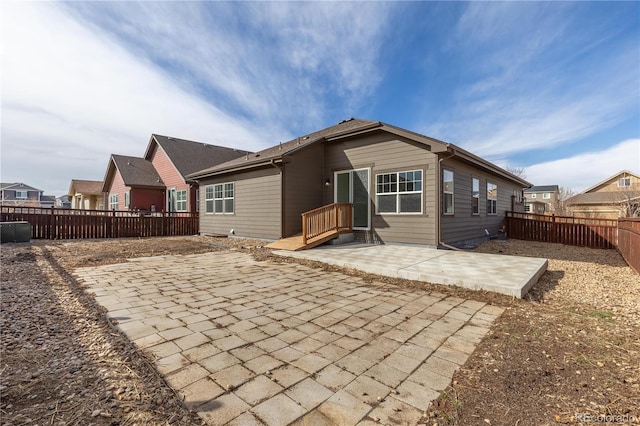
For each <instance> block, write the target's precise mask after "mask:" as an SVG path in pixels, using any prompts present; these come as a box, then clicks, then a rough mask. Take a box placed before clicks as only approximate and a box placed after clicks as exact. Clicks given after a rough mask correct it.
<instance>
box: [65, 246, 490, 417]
mask: <svg viewBox="0 0 640 426" xmlns="http://www.w3.org/2000/svg"><path fill="white" fill-rule="evenodd" d="M76 275H77V276H78V277H79V278H80V279H83V280H84V281H85V283H86V284H87V286H88V287H89V289H90V290H89V291H92V292H94V293H95V294H96V300H97V301H98V302H99V303H101V304H102V305H103V306H105V307H106V308H107V309H108V311H109V312H108V316H109V318H113V319H114V320H117V326H118V327H119V329H120V330H122V332H123V333H125V334H126V335H127V336H128V337H129V338H130V339H131V340H132V341H134V342H135V344H136V345H137V346H138V347H139V348H140V349H145V350H148V351H149V352H150V353H152V354H153V355H154V356H155V357H156V367H157V369H158V371H159V372H160V373H161V374H163V375H164V376H165V378H166V380H167V383H169V384H170V385H171V386H172V387H173V388H174V389H175V390H176V391H177V392H178V393H179V394H180V395H181V396H182V397H183V398H184V402H185V404H186V405H187V407H189V408H191V409H194V410H196V411H197V412H198V414H199V415H200V417H201V418H202V419H203V420H204V421H205V422H206V423H208V424H211V425H224V424H231V425H244V424H246V425H251V424H263V425H265V424H266V425H268V426H275V425H289V424H296V425H305V424H309V425H311V424H313V425H323V424H326V425H329V426H333V425H357V424H360V425H366V424H380V423H383V424H386V423H388V424H415V422H417V421H418V420H419V418H420V416H421V414H422V412H423V411H424V410H425V409H426V408H427V407H428V406H429V404H430V402H431V401H432V400H433V399H434V398H436V397H437V396H438V395H439V392H440V391H442V390H443V389H444V388H446V386H448V384H449V383H450V381H451V377H452V376H453V373H454V372H455V371H456V370H457V369H458V368H459V367H460V366H461V365H463V364H464V362H465V361H466V360H467V358H468V357H469V355H470V354H471V353H472V352H473V351H474V349H475V347H476V345H477V343H478V342H480V340H481V339H482V338H483V337H484V336H485V335H486V334H487V333H488V331H489V329H490V327H491V324H492V323H493V321H494V320H495V319H496V318H498V317H499V316H500V315H501V314H502V309H501V308H499V307H496V306H488V305H485V304H484V303H482V302H477V301H474V300H465V299H461V298H458V297H448V296H447V295H445V294H442V293H437V292H425V291H419V290H405V289H401V288H394V287H389V286H388V285H384V284H383V283H378V282H373V283H364V282H363V281H362V280H361V279H360V278H357V277H349V276H345V275H342V274H340V273H336V272H331V273H324V272H322V271H318V270H314V269H311V268H308V267H305V266H302V265H297V264H271V263H267V262H260V263H258V262H256V261H254V260H253V258H251V257H250V256H248V255H245V254H242V253H237V252H217V253H209V254H202V255H193V256H164V257H158V258H146V259H136V261H135V262H129V263H124V264H119V265H109V266H104V267H96V268H80V269H78V270H77V271H76ZM378 398H379V399H380V400H378Z"/></svg>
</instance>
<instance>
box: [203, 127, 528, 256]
mask: <svg viewBox="0 0 640 426" xmlns="http://www.w3.org/2000/svg"><path fill="white" fill-rule="evenodd" d="M190 177H191V178H193V179H196V180H197V181H198V182H199V184H200V188H201V192H202V194H203V196H202V197H201V200H200V232H201V233H202V234H225V235H226V234H230V233H233V234H236V235H238V236H244V237H254V238H265V239H279V238H283V237H289V236H292V235H296V234H298V233H300V232H301V213H303V212H305V211H309V210H312V209H315V208H317V207H320V206H323V205H327V204H331V203H333V202H347V203H352V205H353V226H354V230H355V234H356V238H357V239H358V240H364V241H371V242H402V243H417V244H428V245H437V244H439V243H441V242H444V243H449V244H451V243H461V242H464V241H471V240H476V239H481V238H483V237H485V235H486V234H492V235H493V234H497V233H498V231H499V229H500V228H501V227H502V225H503V220H504V217H505V211H507V210H519V211H524V203H523V201H522V190H523V189H524V188H526V187H529V186H531V184H530V183H529V182H527V181H525V180H524V179H521V178H519V177H517V176H515V175H513V174H511V173H509V172H507V171H506V170H503V169H501V168H499V167H497V166H495V165H494V164H491V163H489V162H488V161H485V160H483V159H481V158H479V157H477V156H475V155H473V154H471V153H469V152H467V151H465V150H463V149H461V148H459V147H457V146H455V145H452V144H449V143H445V142H442V141H439V140H436V139H433V138H430V137H427V136H423V135H420V134H417V133H413V132H411V131H408V130H404V129H401V128H398V127H395V126H391V125H388V124H385V123H381V122H377V121H367V120H360V119H350V120H346V121H343V122H341V123H339V124H337V125H335V126H332V127H329V128H326V129H323V130H320V131H318V132H314V133H311V134H309V135H306V136H304V137H299V138H296V139H294V140H292V141H289V142H286V143H282V144H279V145H276V146H273V147H271V148H268V149H265V150H263V151H260V152H258V153H255V154H250V155H246V156H243V157H242V158H239V159H236V160H233V161H230V162H227V163H224V164H220V165H218V166H214V167H210V168H208V169H205V170H202V171H200V172H197V173H194V174H192V175H191V176H190ZM232 230H233V231H232Z"/></svg>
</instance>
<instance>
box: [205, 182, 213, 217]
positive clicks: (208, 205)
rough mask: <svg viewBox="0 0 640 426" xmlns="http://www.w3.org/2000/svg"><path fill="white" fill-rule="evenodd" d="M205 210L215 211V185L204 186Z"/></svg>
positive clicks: (208, 211)
mask: <svg viewBox="0 0 640 426" xmlns="http://www.w3.org/2000/svg"><path fill="white" fill-rule="evenodd" d="M204 212H205V213H213V185H207V186H205V187H204Z"/></svg>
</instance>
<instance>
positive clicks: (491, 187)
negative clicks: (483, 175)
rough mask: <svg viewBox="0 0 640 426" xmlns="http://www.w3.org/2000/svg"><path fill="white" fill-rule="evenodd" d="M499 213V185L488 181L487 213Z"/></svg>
mask: <svg viewBox="0 0 640 426" xmlns="http://www.w3.org/2000/svg"><path fill="white" fill-rule="evenodd" d="M497 213H498V185H496V184H494V183H491V182H487V214H490V215H495V214H497Z"/></svg>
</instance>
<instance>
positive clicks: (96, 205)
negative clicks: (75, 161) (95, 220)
mask: <svg viewBox="0 0 640 426" xmlns="http://www.w3.org/2000/svg"><path fill="white" fill-rule="evenodd" d="M68 196H69V199H70V200H71V208H72V209H83V210H105V208H104V193H103V192H102V181H99V180H80V179H72V180H71V185H70V186H69V193H68Z"/></svg>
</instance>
